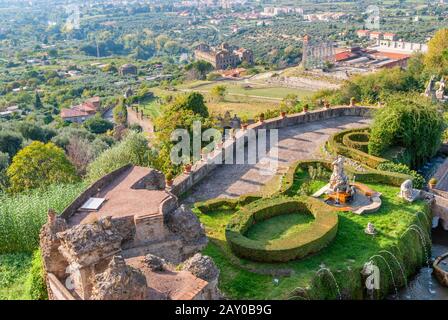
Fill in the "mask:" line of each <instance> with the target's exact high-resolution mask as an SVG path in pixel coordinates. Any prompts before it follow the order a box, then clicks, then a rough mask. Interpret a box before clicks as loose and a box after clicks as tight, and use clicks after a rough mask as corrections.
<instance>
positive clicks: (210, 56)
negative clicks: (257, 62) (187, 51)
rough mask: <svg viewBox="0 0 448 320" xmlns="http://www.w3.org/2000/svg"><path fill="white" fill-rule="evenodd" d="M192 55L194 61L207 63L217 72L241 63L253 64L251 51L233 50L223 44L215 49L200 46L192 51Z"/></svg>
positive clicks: (204, 45) (203, 45)
mask: <svg viewBox="0 0 448 320" xmlns="http://www.w3.org/2000/svg"><path fill="white" fill-rule="evenodd" d="M194 55H195V58H196V60H204V61H207V62H209V63H210V64H212V65H213V67H214V68H216V69H218V70H223V69H227V68H235V67H236V66H237V65H239V64H240V63H242V62H246V63H248V64H249V65H251V64H253V63H254V54H253V52H252V50H249V49H244V48H233V47H231V46H229V45H228V44H227V43H225V42H224V43H222V44H221V45H220V46H219V47H216V48H212V47H210V46H208V45H206V44H201V45H199V46H198V47H197V48H196V50H195V51H194Z"/></svg>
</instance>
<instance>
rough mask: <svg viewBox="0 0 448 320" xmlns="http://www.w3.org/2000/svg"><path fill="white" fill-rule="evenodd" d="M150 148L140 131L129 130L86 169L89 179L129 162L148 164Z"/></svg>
mask: <svg viewBox="0 0 448 320" xmlns="http://www.w3.org/2000/svg"><path fill="white" fill-rule="evenodd" d="M149 158H150V149H149V147H148V141H147V140H146V138H145V136H144V135H143V134H141V133H137V132H134V131H130V132H129V133H128V135H127V136H126V137H125V138H124V139H123V141H122V142H120V143H119V144H116V145H115V146H113V147H112V148H110V149H107V150H106V151H104V152H103V153H102V154H100V155H99V156H98V157H97V158H96V159H95V160H94V161H93V162H92V163H90V164H89V166H88V169H87V177H88V180H89V181H96V180H98V179H99V178H101V177H102V176H104V175H106V174H108V173H110V172H112V171H114V170H115V169H118V168H121V167H123V166H125V165H127V164H129V163H131V164H133V165H137V166H148V165H149Z"/></svg>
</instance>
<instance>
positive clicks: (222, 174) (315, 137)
mask: <svg viewBox="0 0 448 320" xmlns="http://www.w3.org/2000/svg"><path fill="white" fill-rule="evenodd" d="M370 122H371V120H370V119H367V118H361V117H353V116H344V117H338V118H332V119H328V120H322V121H319V122H311V123H306V124H302V125H298V126H291V127H286V128H282V129H279V146H278V157H279V169H280V170H282V169H283V168H286V167H288V166H289V165H290V164H291V163H293V162H295V161H297V160H304V159H312V158H316V157H319V153H320V151H321V147H322V146H323V145H324V143H325V142H326V141H327V140H328V138H329V137H330V136H331V135H332V134H334V133H336V132H339V131H341V130H344V129H348V128H357V127H363V126H366V125H368V124H370ZM265 166H266V165H264V164H262V163H260V162H258V163H257V164H239V165H226V164H224V165H222V166H220V167H218V168H216V169H215V170H214V171H212V172H211V173H210V174H209V175H208V176H207V177H206V178H205V179H203V180H202V181H201V182H200V183H198V184H197V185H195V186H193V188H192V189H191V190H190V194H189V196H188V197H187V198H186V199H185V200H184V202H185V203H194V202H196V201H203V200H207V199H212V198H218V197H219V198H234V197H238V196H240V195H243V194H246V193H253V192H257V191H259V190H260V188H261V187H262V186H264V185H265V184H266V183H267V182H268V181H269V180H271V179H272V178H273V177H274V175H275V174H276V173H275V172H269V170H267V168H266V167H265Z"/></svg>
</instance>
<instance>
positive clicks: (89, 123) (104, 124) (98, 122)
mask: <svg viewBox="0 0 448 320" xmlns="http://www.w3.org/2000/svg"><path fill="white" fill-rule="evenodd" d="M83 126H84V127H85V128H86V129H87V130H89V131H90V132H92V133H95V134H101V133H106V132H107V131H108V130H112V129H113V128H114V125H113V124H112V123H111V122H109V121H107V120H105V119H103V118H101V117H93V118H90V119H87V120H86V121H85V122H84V123H83Z"/></svg>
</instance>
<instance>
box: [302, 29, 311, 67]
mask: <svg viewBox="0 0 448 320" xmlns="http://www.w3.org/2000/svg"><path fill="white" fill-rule="evenodd" d="M310 40H311V37H310V36H309V35H307V34H305V36H304V37H303V48H302V67H303V68H304V69H307V64H308V44H309V42H310Z"/></svg>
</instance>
